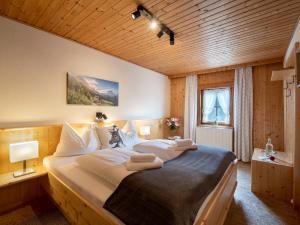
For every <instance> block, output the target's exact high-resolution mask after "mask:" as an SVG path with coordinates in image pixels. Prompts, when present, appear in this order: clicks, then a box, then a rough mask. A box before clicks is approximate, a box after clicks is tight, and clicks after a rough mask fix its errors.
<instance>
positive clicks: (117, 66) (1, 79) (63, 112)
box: [0, 17, 170, 128]
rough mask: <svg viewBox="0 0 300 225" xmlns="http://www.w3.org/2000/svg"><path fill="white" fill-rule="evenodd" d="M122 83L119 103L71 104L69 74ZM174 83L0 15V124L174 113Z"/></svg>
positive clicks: (142, 117)
mask: <svg viewBox="0 0 300 225" xmlns="http://www.w3.org/2000/svg"><path fill="white" fill-rule="evenodd" d="M67 72H71V73H73V74H79V75H89V76H93V77H99V78H103V79H107V80H112V81H117V82H119V86H120V89H119V106H118V107H109V106H102V107H100V106H80V105H67V104H66V74H67ZM169 89H170V82H169V80H168V78H167V77H166V76H164V75H162V74H159V73H156V72H154V71H151V70H148V69H145V68H143V67H140V66H137V65H134V64H132V63H128V62H126V61H124V60H121V59H118V58H116V57H113V56H110V55H108V54H105V53H102V52H100V51H97V50H94V49H91V48H88V47H85V46H83V45H80V44H78V43H75V42H73V41H70V40H66V39H63V38H60V37H58V36H55V35H52V34H49V33H47V32H43V31H40V30H37V29H35V28H32V27H29V26H26V25H23V24H20V23H17V22H15V21H12V20H9V19H6V18H3V17H0V128H3V127H16V126H27V125H39V124H40V125H42V124H50V123H61V122H63V121H69V122H88V121H92V120H93V119H94V117H95V112H96V111H102V112H104V113H106V114H107V115H108V116H109V117H110V118H111V119H113V120H115V119H120V120H121V119H122V120H123V119H156V118H161V117H164V116H168V114H169V105H170V104H169V98H170V97H169V92H170V90H169Z"/></svg>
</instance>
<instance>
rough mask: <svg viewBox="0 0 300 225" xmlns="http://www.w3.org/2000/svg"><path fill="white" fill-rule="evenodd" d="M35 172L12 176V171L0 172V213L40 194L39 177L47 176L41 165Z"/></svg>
mask: <svg viewBox="0 0 300 225" xmlns="http://www.w3.org/2000/svg"><path fill="white" fill-rule="evenodd" d="M34 169H35V170H36V172H35V173H32V174H28V175H25V176H21V177H17V178H14V177H13V172H10V173H4V174H0V199H1V201H0V213H3V212H6V211H8V210H11V209H13V208H15V207H17V206H19V205H22V204H24V203H26V202H29V201H31V200H33V199H35V198H37V197H39V196H41V195H42V193H43V192H42V190H41V185H40V184H41V183H40V178H42V177H43V176H47V170H46V169H45V168H44V167H43V166H37V167H34Z"/></svg>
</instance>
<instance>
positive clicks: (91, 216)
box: [0, 119, 237, 225]
mask: <svg viewBox="0 0 300 225" xmlns="http://www.w3.org/2000/svg"><path fill="white" fill-rule="evenodd" d="M161 121H162V120H161V119H157V120H148V121H137V123H138V124H140V125H151V127H152V129H153V130H154V131H155V132H154V134H155V136H152V137H151V138H162V136H163V133H164V131H163V126H162V123H161ZM125 122H126V121H113V122H111V123H114V124H117V125H118V126H120V127H122V126H123V125H124V124H125ZM99 125H100V126H101V125H103V124H99ZM72 126H73V127H75V129H76V130H80V129H84V128H86V127H87V126H90V124H86V123H85V124H72ZM61 128H62V125H49V126H41V127H27V128H9V129H0V141H1V144H0V152H2V153H3V154H1V156H0V174H1V173H8V172H11V171H14V170H17V169H19V168H21V166H22V165H21V164H20V163H16V164H11V163H10V162H9V157H8V147H9V143H12V142H20V141H32V140H37V141H39V143H40V149H39V152H40V157H39V158H38V159H34V160H29V166H41V165H42V161H43V158H44V157H45V156H47V155H52V154H53V153H54V152H55V149H56V146H57V144H58V142H59V139H60V133H61ZM236 176H237V161H235V162H234V163H232V164H231V165H230V166H229V168H228V169H227V170H226V172H225V174H224V176H223V178H222V179H221V181H220V182H219V184H218V185H217V187H216V189H215V191H214V194H213V195H212V196H211V198H209V200H208V201H207V203H206V205H205V207H204V208H203V210H202V212H201V215H200V216H199V218H198V219H197V221H196V223H195V225H222V224H223V223H224V221H225V219H226V215H227V212H228V210H229V207H230V204H231V202H232V199H233V194H234V192H235V188H236V185H237V181H236ZM40 181H41V186H42V188H43V189H44V190H45V191H46V193H47V194H48V195H49V196H50V197H51V198H52V199H53V200H54V202H55V203H56V205H57V206H58V208H59V209H60V210H61V212H62V213H63V214H64V215H65V217H66V218H67V219H68V221H69V222H70V223H71V224H78V225H83V224H89V225H120V224H123V223H122V222H121V221H120V220H118V219H117V218H116V217H115V216H113V215H111V214H110V213H109V212H108V211H106V210H104V209H102V208H100V207H99V208H98V207H95V206H94V205H92V204H91V203H89V202H88V201H87V200H86V199H84V198H83V197H82V196H81V195H80V194H79V193H76V192H75V191H74V190H72V189H71V188H70V187H68V186H67V185H66V184H65V183H64V182H62V181H61V180H60V179H59V178H57V177H56V176H55V175H54V174H52V173H51V172H48V175H47V176H43V177H41V178H40Z"/></svg>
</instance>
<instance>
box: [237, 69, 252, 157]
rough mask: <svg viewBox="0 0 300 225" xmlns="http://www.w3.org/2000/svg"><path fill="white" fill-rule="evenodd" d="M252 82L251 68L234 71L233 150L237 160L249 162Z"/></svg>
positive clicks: (250, 152)
mask: <svg viewBox="0 0 300 225" xmlns="http://www.w3.org/2000/svg"><path fill="white" fill-rule="evenodd" d="M252 121H253V81H252V67H247V68H239V69H236V70H235V81H234V149H235V153H236V156H237V158H238V159H239V160H242V161H244V162H249V161H250V160H251V155H252Z"/></svg>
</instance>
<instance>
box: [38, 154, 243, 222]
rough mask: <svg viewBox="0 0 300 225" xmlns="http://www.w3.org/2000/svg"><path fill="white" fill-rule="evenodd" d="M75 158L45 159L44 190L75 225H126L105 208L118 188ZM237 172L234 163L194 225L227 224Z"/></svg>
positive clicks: (207, 198) (205, 201) (202, 208)
mask: <svg viewBox="0 0 300 225" xmlns="http://www.w3.org/2000/svg"><path fill="white" fill-rule="evenodd" d="M76 157H78V156H74V157H53V156H49V157H46V158H45V159H44V166H45V167H46V168H47V170H48V177H47V178H45V179H44V180H43V182H42V186H43V188H44V189H45V190H46V192H47V193H48V194H49V195H50V196H51V198H52V199H53V200H54V202H55V203H56V204H57V206H58V207H59V208H60V209H61V211H62V213H63V214H64V215H65V216H66V218H67V219H68V220H69V221H70V222H71V223H72V224H95V225H96V224H104V225H105V224H114V225H122V224H124V223H123V222H122V221H121V220H120V219H118V218H117V217H116V216H114V215H113V214H112V213H110V212H109V211H107V210H106V209H104V208H103V205H104V203H105V202H106V201H107V199H108V198H109V197H110V196H111V195H112V194H113V193H114V192H115V191H116V187H114V186H112V185H111V184H109V183H108V182H106V181H105V180H103V179H101V178H100V177H98V176H95V175H93V174H91V173H89V172H86V171H85V170H83V169H82V168H80V167H79V166H78V165H77V164H76V162H75V161H76ZM236 172H237V162H236V161H234V162H232V163H231V164H230V165H229V166H228V168H227V169H226V171H225V173H224V175H223V176H222V178H221V179H220V181H219V182H218V184H217V185H216V187H215V188H214V189H213V190H212V191H211V192H210V194H209V195H208V196H207V197H206V198H205V200H204V202H203V203H202V205H201V207H200V209H199V210H198V213H197V217H196V219H195V222H194V225H221V224H223V223H224V220H225V218H226V215H227V212H228V209H229V207H230V203H231V201H232V198H233V194H234V191H235V188H236V183H237V182H236Z"/></svg>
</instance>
